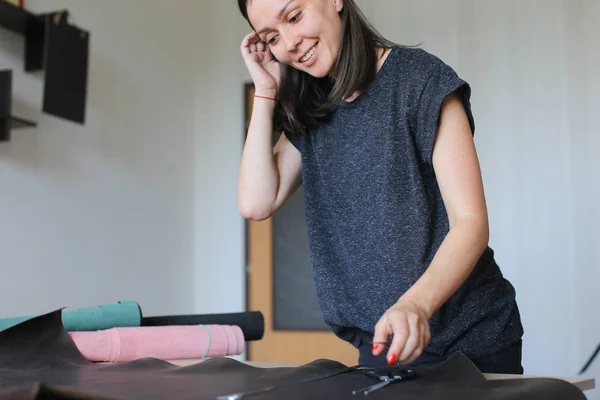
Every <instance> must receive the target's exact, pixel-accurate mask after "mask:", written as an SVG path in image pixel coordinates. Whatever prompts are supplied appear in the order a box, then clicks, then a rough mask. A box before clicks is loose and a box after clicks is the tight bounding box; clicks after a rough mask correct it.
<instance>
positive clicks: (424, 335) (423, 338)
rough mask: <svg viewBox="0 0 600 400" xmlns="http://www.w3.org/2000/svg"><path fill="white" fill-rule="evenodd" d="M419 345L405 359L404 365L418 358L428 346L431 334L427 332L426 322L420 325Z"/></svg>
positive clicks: (427, 325)
mask: <svg viewBox="0 0 600 400" xmlns="http://www.w3.org/2000/svg"><path fill="white" fill-rule="evenodd" d="M419 338H420V340H419V345H418V346H417V347H416V348H415V350H414V351H413V352H412V354H410V355H409V356H408V357H407V360H406V363H411V362H413V361H415V360H416V359H417V358H419V357H420V356H421V355H422V354H423V351H425V347H427V345H428V344H429V340H430V339H431V332H430V331H429V324H428V323H427V322H423V323H421V334H420V335H419Z"/></svg>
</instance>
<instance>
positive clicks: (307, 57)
mask: <svg viewBox="0 0 600 400" xmlns="http://www.w3.org/2000/svg"><path fill="white" fill-rule="evenodd" d="M316 47H317V45H316V44H315V45H314V46H313V47H312V48H311V49H310V51H309V52H308V53H306V54H305V55H304V57H302V58H301V59H300V62H301V63H305V62H307V61H308V60H310V59H311V57H312V56H313V54H315V49H316Z"/></svg>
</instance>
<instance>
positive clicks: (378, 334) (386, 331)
mask: <svg viewBox="0 0 600 400" xmlns="http://www.w3.org/2000/svg"><path fill="white" fill-rule="evenodd" d="M391 334H392V329H391V327H390V326H389V324H388V323H387V322H385V321H384V320H382V321H379V322H378V323H377V325H375V333H374V335H373V351H372V353H373V355H375V356H378V355H380V354H381V353H383V351H384V350H385V348H386V344H387V342H388V337H389V336H390V335H391Z"/></svg>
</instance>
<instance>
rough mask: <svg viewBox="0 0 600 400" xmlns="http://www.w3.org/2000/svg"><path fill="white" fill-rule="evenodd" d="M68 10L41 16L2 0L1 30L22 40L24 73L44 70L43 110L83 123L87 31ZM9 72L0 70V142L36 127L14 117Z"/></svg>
mask: <svg viewBox="0 0 600 400" xmlns="http://www.w3.org/2000/svg"><path fill="white" fill-rule="evenodd" d="M68 18H69V12H68V11H67V10H59V11H55V12H50V13H45V14H33V13H31V12H30V11H28V10H26V9H24V8H21V7H18V6H15V5H13V4H11V3H8V2H6V1H3V0H0V28H4V29H8V30H10V31H12V32H15V33H17V34H20V35H22V36H24V38H25V40H24V46H25V49H24V50H25V51H24V56H25V59H24V60H23V69H24V71H25V72H28V73H31V72H36V71H42V70H44V71H45V74H44V78H43V79H44V93H43V98H42V111H43V112H45V113H47V114H51V115H54V116H56V117H59V118H63V119H66V120H69V121H73V122H77V123H80V124H84V123H85V104H86V99H87V78H88V57H89V40H90V33H89V32H88V31H85V30H82V29H80V28H78V27H76V26H74V25H71V24H69V22H68ZM11 108H12V71H0V141H6V140H10V131H11V130H12V129H17V128H28V127H35V126H37V123H36V122H34V121H29V120H26V119H23V118H21V117H18V116H14V115H12V110H11Z"/></svg>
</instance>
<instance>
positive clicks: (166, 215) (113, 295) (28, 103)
mask: <svg viewBox="0 0 600 400" xmlns="http://www.w3.org/2000/svg"><path fill="white" fill-rule="evenodd" d="M26 6H27V8H28V9H30V10H32V11H34V12H45V11H50V10H56V9H61V8H67V9H68V10H69V11H70V12H71V14H72V17H73V18H74V22H75V23H76V25H79V26H81V27H83V28H85V29H87V30H89V31H90V32H91V44H90V46H91V47H90V48H91V51H90V70H89V97H88V105H87V122H86V124H85V125H84V126H80V125H78V124H74V123H70V122H67V121H64V120H61V119H58V118H55V117H53V116H50V115H46V114H42V113H41V112H40V110H41V99H42V78H41V77H40V76H39V75H40V74H36V75H31V74H25V73H24V72H23V61H22V59H23V37H22V36H19V35H16V34H14V33H12V32H9V31H6V30H4V29H2V30H0V68H12V69H13V70H14V83H13V91H14V101H15V103H16V104H15V107H14V111H15V113H18V114H20V115H22V116H26V117H30V118H31V119H33V120H36V121H38V127H37V128H35V129H31V130H16V131H13V139H12V141H11V142H9V143H0V187H2V190H1V193H2V195H0V221H1V222H0V252H1V253H2V278H1V279H0V316H3V317H4V316H13V315H23V314H27V315H29V314H32V313H39V312H46V311H51V310H53V309H56V308H59V307H62V306H66V307H83V306H93V305H97V304H102V303H108V302H114V301H117V300H120V299H131V300H136V301H138V302H139V303H140V304H141V306H142V309H143V311H144V312H145V313H146V314H147V315H153V314H154V315H156V314H173V313H184V312H200V311H203V308H207V307H206V306H205V304H206V303H208V301H203V298H202V294H201V293H198V291H197V287H196V282H195V279H194V276H195V273H196V271H197V270H198V269H201V268H204V265H206V264H205V263H201V264H199V265H198V266H197V265H196V260H195V254H196V246H197V243H196V242H195V240H196V239H195V232H196V228H197V227H196V225H195V221H194V213H195V207H194V205H195V199H194V196H195V189H194V177H195V169H196V168H197V165H196V164H195V160H196V157H195V154H194V142H195V133H196V131H195V129H196V126H195V123H196V121H195V119H194V118H193V116H194V114H195V90H194V82H195V81H196V78H198V77H200V76H201V75H202V74H201V73H200V72H199V70H198V64H197V60H195V59H194V57H195V54H202V53H203V50H204V48H203V47H202V46H204V47H205V46H206V41H202V40H198V37H199V36H200V33H201V32H202V31H201V29H202V28H201V26H202V23H201V22H202V21H203V20H204V19H206V18H208V16H207V15H206V14H203V13H202V12H200V7H198V6H197V3H196V2H194V1H192V0H188V1H178V5H177V7H169V6H165V3H164V2H162V1H159V0H153V1H149V0H144V1H138V2H133V1H116V0H113V1H92V0H86V1H83V0H69V1H66V0H65V1H58V0H28V1H27V4H26ZM142 13H143V14H144V15H142ZM201 229H202V227H198V230H201ZM206 269H207V270H210V268H209V267H206ZM200 275H206V274H200ZM233 304H234V305H233V306H231V303H229V304H227V302H225V308H236V307H237V308H238V309H240V307H241V304H240V302H239V301H236V299H235V298H234V300H233Z"/></svg>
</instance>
